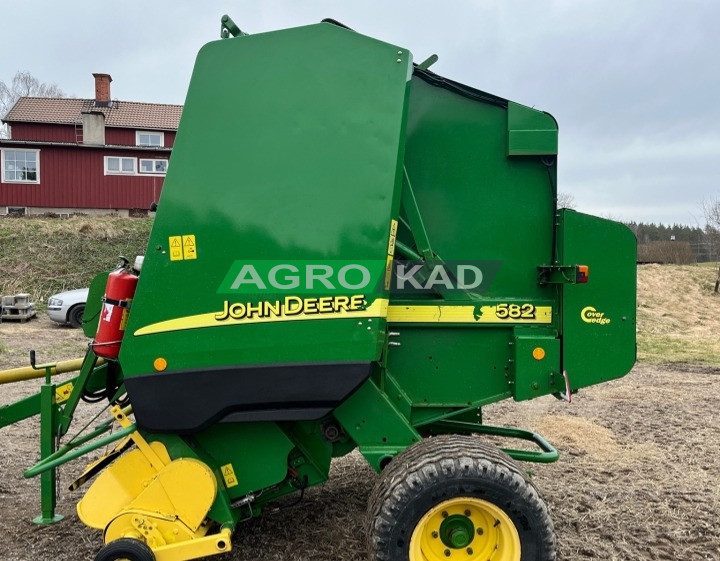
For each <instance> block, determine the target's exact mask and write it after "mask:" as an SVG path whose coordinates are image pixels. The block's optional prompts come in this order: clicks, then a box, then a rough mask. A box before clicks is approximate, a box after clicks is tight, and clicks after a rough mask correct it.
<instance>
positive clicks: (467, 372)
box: [387, 325, 512, 408]
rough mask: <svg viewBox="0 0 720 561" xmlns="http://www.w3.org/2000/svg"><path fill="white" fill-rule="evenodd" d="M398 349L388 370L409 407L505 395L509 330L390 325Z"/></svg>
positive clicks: (457, 403) (455, 403)
mask: <svg viewBox="0 0 720 561" xmlns="http://www.w3.org/2000/svg"><path fill="white" fill-rule="evenodd" d="M392 329H393V330H395V329H397V330H398V332H399V333H400V336H399V337H398V338H397V340H398V341H399V342H400V346H399V347H392V348H391V349H390V350H389V353H388V359H387V365H388V370H389V371H390V372H391V373H392V376H393V378H394V379H395V380H396V382H397V383H398V384H399V386H400V387H401V388H402V389H403V391H404V392H405V394H406V395H407V397H408V398H409V399H410V401H411V404H412V406H413V407H415V408H425V407H453V406H454V407H465V406H467V405H470V403H472V402H475V401H478V400H481V399H486V398H488V397H490V396H495V397H496V398H497V399H502V398H503V397H507V396H508V395H509V391H510V388H509V385H508V380H509V378H508V368H507V367H508V365H509V359H510V358H511V356H512V355H511V351H512V349H511V348H510V345H509V343H510V342H511V340H512V329H507V328H502V327H497V326H495V327H494V328H493V327H490V328H488V327H477V326H464V327H463V326H457V325H454V326H453V325H449V326H446V325H442V326H438V325H434V326H433V325H424V326H418V325H402V326H393V327H392Z"/></svg>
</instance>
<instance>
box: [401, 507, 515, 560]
mask: <svg viewBox="0 0 720 561" xmlns="http://www.w3.org/2000/svg"><path fill="white" fill-rule="evenodd" d="M409 553H410V561H446V560H450V561H453V560H463V561H520V536H519V534H518V531H517V528H516V527H515V524H514V523H513V522H512V520H511V519H510V517H509V516H508V515H507V514H506V513H505V511H504V510H503V509H502V508H500V507H499V506H497V505H495V504H493V503H490V502H488V501H485V500H483V499H477V498H474V497H458V498H454V499H450V500H447V501H444V502H442V503H440V504H438V505H436V506H434V507H433V508H431V509H430V510H429V511H428V512H427V513H425V515H424V516H423V517H422V518H421V519H420V520H419V521H418V523H417V525H416V526H415V529H414V530H413V533H412V537H411V539H410V551H409Z"/></svg>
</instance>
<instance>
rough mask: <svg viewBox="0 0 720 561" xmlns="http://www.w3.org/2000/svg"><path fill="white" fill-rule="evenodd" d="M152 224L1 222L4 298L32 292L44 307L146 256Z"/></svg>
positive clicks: (81, 219) (112, 219) (110, 219)
mask: <svg viewBox="0 0 720 561" xmlns="http://www.w3.org/2000/svg"><path fill="white" fill-rule="evenodd" d="M151 225H152V220H151V219H149V218H133V219H128V218H119V217H116V216H103V217H87V216H74V217H72V218H69V219H67V220H61V219H58V218H0V294H6V295H7V294H15V293H18V292H28V293H30V296H31V299H32V300H33V301H34V302H35V304H36V306H38V307H40V308H42V307H43V305H44V302H45V301H46V300H47V298H48V297H49V296H50V295H51V294H54V293H56V292H61V291H63V290H69V289H72V288H81V287H85V286H88V285H89V284H90V281H91V280H92V278H93V276H95V275H96V274H97V273H99V272H100V271H107V270H110V269H112V268H113V267H115V265H116V264H117V263H118V255H125V256H126V257H128V258H130V259H133V258H134V257H135V256H136V255H142V254H144V253H145V247H146V246H147V240H148V236H149V234H150V227H151Z"/></svg>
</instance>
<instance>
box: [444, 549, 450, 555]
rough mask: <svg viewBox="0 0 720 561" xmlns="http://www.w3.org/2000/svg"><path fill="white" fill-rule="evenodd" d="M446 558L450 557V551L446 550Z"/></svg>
mask: <svg viewBox="0 0 720 561" xmlns="http://www.w3.org/2000/svg"><path fill="white" fill-rule="evenodd" d="M445 557H450V550H449V549H446V550H445Z"/></svg>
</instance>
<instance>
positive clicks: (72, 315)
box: [67, 304, 85, 327]
mask: <svg viewBox="0 0 720 561" xmlns="http://www.w3.org/2000/svg"><path fill="white" fill-rule="evenodd" d="M84 313H85V304H75V305H74V306H73V307H72V308H70V310H68V315H67V319H68V323H69V324H70V325H71V326H72V327H82V324H83V323H82V318H83V314H84Z"/></svg>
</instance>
